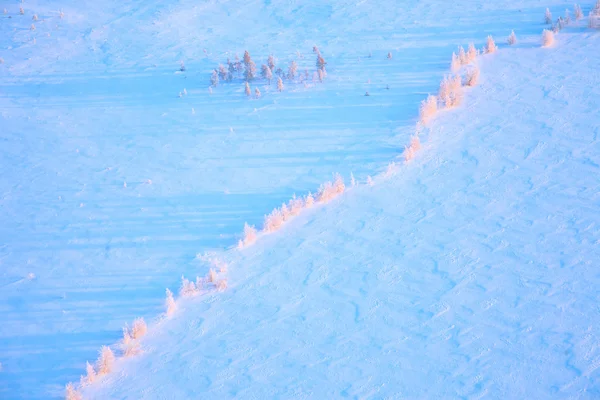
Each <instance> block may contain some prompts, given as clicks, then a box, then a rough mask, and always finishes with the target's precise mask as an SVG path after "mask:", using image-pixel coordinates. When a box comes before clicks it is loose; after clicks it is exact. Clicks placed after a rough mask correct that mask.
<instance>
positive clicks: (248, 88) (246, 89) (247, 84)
mask: <svg viewBox="0 0 600 400" xmlns="http://www.w3.org/2000/svg"><path fill="white" fill-rule="evenodd" d="M244 92H245V93H246V96H248V97H250V95H251V94H252V91H251V90H250V84H249V83H248V82H246V87H245V89H244Z"/></svg>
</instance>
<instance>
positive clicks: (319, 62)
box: [316, 53, 327, 69]
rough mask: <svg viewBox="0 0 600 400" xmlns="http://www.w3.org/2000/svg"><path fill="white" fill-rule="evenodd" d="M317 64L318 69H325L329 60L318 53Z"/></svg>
mask: <svg viewBox="0 0 600 400" xmlns="http://www.w3.org/2000/svg"><path fill="white" fill-rule="evenodd" d="M316 64H317V69H323V68H325V64H327V62H326V61H325V59H324V58H323V56H322V55H321V53H319V54H317V62H316Z"/></svg>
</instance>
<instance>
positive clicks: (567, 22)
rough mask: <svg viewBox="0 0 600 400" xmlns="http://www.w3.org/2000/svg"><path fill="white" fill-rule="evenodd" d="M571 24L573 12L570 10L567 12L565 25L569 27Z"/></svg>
mask: <svg viewBox="0 0 600 400" xmlns="http://www.w3.org/2000/svg"><path fill="white" fill-rule="evenodd" d="M570 23H571V12H570V11H569V9H566V10H565V24H566V25H569V24H570Z"/></svg>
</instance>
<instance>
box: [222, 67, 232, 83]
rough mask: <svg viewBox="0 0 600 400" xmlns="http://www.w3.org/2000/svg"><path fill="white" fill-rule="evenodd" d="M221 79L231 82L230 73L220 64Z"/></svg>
mask: <svg viewBox="0 0 600 400" xmlns="http://www.w3.org/2000/svg"><path fill="white" fill-rule="evenodd" d="M219 78H220V79H221V80H223V81H230V80H231V79H229V71H228V70H227V68H225V66H224V65H222V64H219Z"/></svg>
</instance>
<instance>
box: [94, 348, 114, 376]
mask: <svg viewBox="0 0 600 400" xmlns="http://www.w3.org/2000/svg"><path fill="white" fill-rule="evenodd" d="M114 362H115V355H114V353H113V351H112V350H111V349H110V347H108V346H102V349H100V357H98V361H97V363H96V368H97V370H98V375H105V374H108V373H109V372H110V371H112V367H113V364H114Z"/></svg>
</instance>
